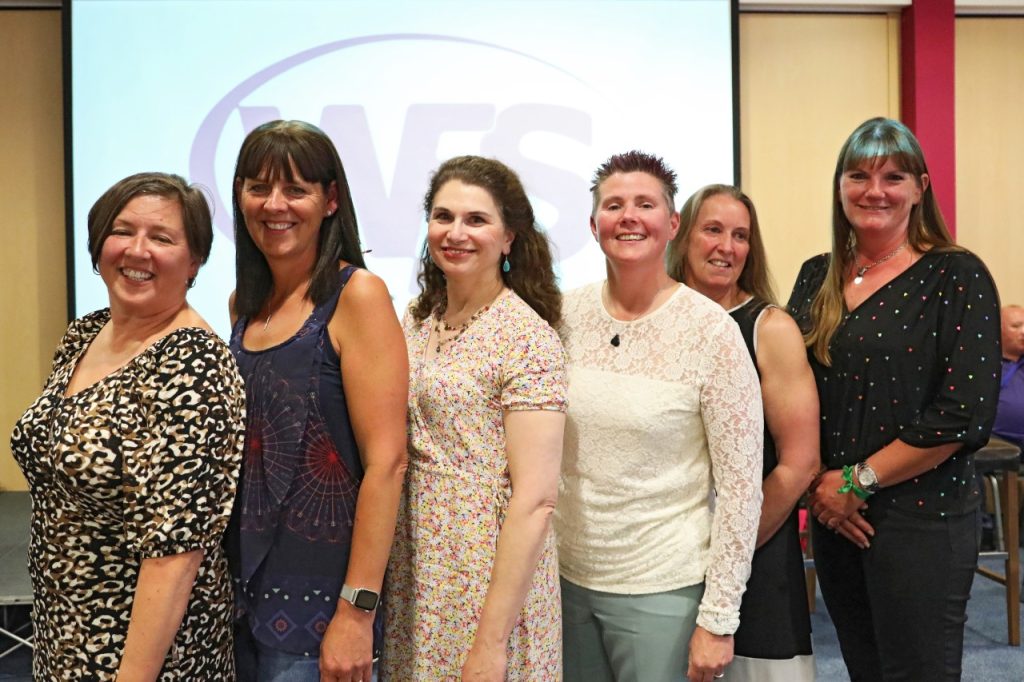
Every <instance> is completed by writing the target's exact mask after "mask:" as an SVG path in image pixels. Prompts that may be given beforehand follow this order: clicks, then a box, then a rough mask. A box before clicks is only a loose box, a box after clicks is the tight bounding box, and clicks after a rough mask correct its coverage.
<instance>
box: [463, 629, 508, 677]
mask: <svg viewBox="0 0 1024 682" xmlns="http://www.w3.org/2000/svg"><path fill="white" fill-rule="evenodd" d="M507 667H508V652H507V650H506V647H504V646H499V645H498V644H496V643H494V644H484V643H482V642H481V641H480V638H479V637H478V638H477V639H476V640H475V641H474V642H473V648H472V649H470V650H469V656H467V657H466V663H465V664H464V665H463V666H462V682H504V680H505V670H506V668H507Z"/></svg>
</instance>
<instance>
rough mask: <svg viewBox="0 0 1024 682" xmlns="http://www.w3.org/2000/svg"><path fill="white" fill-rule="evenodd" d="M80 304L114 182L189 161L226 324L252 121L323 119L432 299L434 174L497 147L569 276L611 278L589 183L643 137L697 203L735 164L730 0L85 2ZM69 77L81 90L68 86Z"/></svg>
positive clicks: (76, 218)
mask: <svg viewBox="0 0 1024 682" xmlns="http://www.w3.org/2000/svg"><path fill="white" fill-rule="evenodd" d="M70 12H71V14H70V35H69V43H70V52H69V65H70V69H69V71H70V73H69V78H68V81H69V83H70V102H71V114H70V130H69V139H70V145H71V149H70V159H71V162H70V167H69V170H70V173H69V176H70V178H69V180H70V182H69V187H70V189H71V194H70V196H71V197H72V200H71V202H69V203H70V206H69V222H70V223H71V225H70V231H69V238H70V240H71V241H70V244H71V245H72V246H71V250H72V251H73V259H72V263H71V264H70V269H71V273H70V274H71V275H72V277H69V282H72V284H71V287H72V291H73V296H72V299H71V312H72V314H73V315H82V314H84V313H86V312H88V311H90V310H94V309H96V308H100V307H103V306H105V305H107V295H106V290H105V288H104V286H103V283H102V281H101V280H100V278H99V276H98V275H96V274H94V273H93V271H92V266H91V263H90V261H89V256H88V252H87V249H86V244H87V237H86V215H87V213H88V210H89V207H90V206H91V205H92V203H93V202H94V201H95V200H96V199H97V198H98V197H99V195H100V194H101V193H102V192H103V191H104V190H105V189H106V188H108V187H109V186H110V185H111V184H112V183H114V182H115V181H116V180H118V179H120V178H122V177H124V176H126V175H129V174H131V173H135V172H139V171H149V170H159V171H170V172H175V173H179V174H181V175H183V176H185V177H186V178H188V179H189V180H191V181H192V182H197V183H200V184H201V185H203V186H205V187H206V188H207V189H208V190H209V196H210V198H211V201H212V204H213V206H214V223H215V237H214V244H213V253H212V255H211V258H210V262H209V263H208V264H207V265H206V267H205V268H203V270H202V271H201V272H200V273H199V277H198V281H197V284H196V287H195V288H194V289H193V290H192V291H191V292H190V293H189V300H190V302H191V303H192V305H193V306H194V307H196V308H197V310H198V311H199V312H200V314H202V315H203V316H204V317H205V318H206V319H207V320H208V321H209V322H210V323H211V324H212V325H213V326H214V327H215V329H216V330H217V331H218V333H220V334H221V335H227V333H228V331H229V328H228V327H229V325H228V315H227V298H228V294H229V293H230V292H231V290H232V289H233V287H234V248H233V239H232V225H231V210H230V209H231V194H230V193H231V188H232V171H233V165H234V161H235V156H236V154H237V153H238V148H239V145H240V144H241V141H242V139H243V137H244V136H245V134H246V132H247V131H249V130H251V129H252V128H253V127H255V126H256V125H258V124H260V123H262V122H264V121H267V120H271V119H275V118H288V119H303V120H306V121H309V122H312V123H314V124H316V125H318V126H320V127H321V128H322V129H323V130H324V131H326V132H327V133H328V134H329V135H330V136H331V138H332V139H333V140H334V142H335V144H336V145H337V147H338V149H339V151H340V153H341V157H342V160H343V162H344V163H345V166H346V170H347V172H348V176H349V179H350V183H351V190H352V194H353V199H354V202H355V205H356V210H357V214H358V219H359V225H360V232H361V234H362V239H363V244H364V247H365V248H367V249H370V250H371V252H370V253H369V254H368V255H367V263H368V267H369V268H370V269H371V270H372V271H374V272H376V273H377V274H379V275H380V276H382V277H383V278H384V279H385V281H386V282H387V284H388V287H389V289H390V291H391V293H392V296H393V297H394V300H395V305H396V307H397V308H398V309H399V310H401V309H402V308H404V306H405V305H406V303H407V302H408V300H409V299H410V298H412V297H413V296H415V295H416V293H417V286H416V281H415V276H416V263H417V259H418V254H419V253H420V249H421V246H422V241H423V237H424V234H425V228H426V223H425V220H424V216H423V211H422V208H421V204H422V197H423V193H424V191H425V190H426V187H427V180H428V178H429V175H430V172H431V171H432V170H433V169H434V168H436V167H437V165H438V164H439V163H440V162H441V161H442V160H444V159H446V158H448V157H451V156H455V155H458V154H482V155H485V156H493V157H496V158H498V159H500V160H502V161H504V162H505V163H507V164H508V165H510V166H511V167H512V168H514V169H515V170H517V171H518V172H519V173H520V175H521V177H522V178H523V180H524V184H525V185H526V188H527V190H528V192H529V194H530V197H531V201H532V202H533V204H534V208H535V210H536V212H537V216H538V220H539V222H540V224H541V225H542V227H544V228H545V229H546V230H547V232H548V234H549V236H550V237H551V240H552V241H553V243H554V244H555V247H556V252H557V256H558V259H559V261H558V269H559V276H560V285H561V286H562V288H563V289H569V288H572V287H576V286H579V285H581V284H584V283H586V282H590V281H594V280H598V279H601V278H603V277H604V265H603V259H602V257H601V253H600V251H599V249H598V248H597V246H596V244H595V243H594V240H593V238H592V237H591V235H590V231H589V227H588V219H589V213H590V194H589V186H590V177H591V176H592V174H593V171H594V169H595V168H596V166H597V165H598V164H599V163H600V162H601V161H603V160H604V159H605V158H607V157H608V156H609V155H611V154H613V153H616V152H621V151H626V150H629V149H641V150H644V151H648V152H652V153H655V154H658V155H660V156H662V157H664V158H665V159H666V160H667V161H668V162H669V164H670V165H671V166H672V167H674V168H675V170H676V171H677V172H678V174H679V186H680V197H679V201H680V202H681V201H682V200H683V199H684V198H685V196H686V195H688V194H689V193H690V192H692V191H693V190H694V189H696V188H697V187H698V186H700V185H703V184H706V183H709V182H733V181H734V179H735V167H734V164H735V159H736V158H737V153H736V144H735V119H736V112H735V111H734V108H735V107H734V94H733V88H734V83H735V78H734V74H735V65H734V50H733V43H732V40H733V35H734V31H733V28H734V22H735V21H736V10H735V6H734V3H733V2H730V0H649V1H641V0H636V1H631V0H586V1H584V0H518V1H501V0H475V1H469V0H466V1H460V0H448V1H442V0H410V1H407V2H404V1H399V0H371V1H368V2H363V1H360V0H343V1H335V2H329V1H327V2H325V1H314V0H287V1H259V0H249V1H246V2H240V1H237V0H198V1H185V0H148V1H146V2H126V1H114V0H72V2H71V5H70ZM65 87H68V85H67V84H66V86H65Z"/></svg>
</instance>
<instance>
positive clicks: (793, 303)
mask: <svg viewBox="0 0 1024 682" xmlns="http://www.w3.org/2000/svg"><path fill="white" fill-rule="evenodd" d="M829 259H830V257H829V254H827V253H823V254H821V255H818V256H815V257H814V258H811V259H809V260H807V261H804V264H803V265H802V266H801V267H800V273H799V274H798V275H797V276H796V283H794V284H793V292H792V293H791V294H790V296H789V304H788V305H787V306H786V308H787V310H788V312H789V314H790V315H792V316H793V319H794V320H796V323H797V326H799V327H800V331H802V332H803V333H804V334H806V333H807V332H809V331H810V329H811V302H812V301H813V300H814V297H815V296H817V294H818V290H819V289H821V285H822V283H823V282H824V281H825V274H826V273H827V272H828V266H829Z"/></svg>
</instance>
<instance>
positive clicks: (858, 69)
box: [740, 14, 899, 303]
mask: <svg viewBox="0 0 1024 682" xmlns="http://www.w3.org/2000/svg"><path fill="white" fill-rule="evenodd" d="M872 116H892V117H898V116H899V22H898V19H896V18H894V17H889V16H887V15H884V14H875V15H843V14H742V15H740V146H741V152H742V174H743V178H742V184H743V189H744V190H745V191H746V192H747V193H748V194H749V195H750V198H751V199H753V200H754V205H755V206H756V207H757V214H758V220H759V222H760V225H761V228H762V231H763V234H764V237H765V248H766V249H767V251H768V262H769V266H770V268H771V270H772V274H773V276H774V279H775V284H776V287H775V292H776V295H777V296H778V297H779V299H780V300H781V301H782V302H783V303H785V301H786V300H787V299H788V298H789V293H790V290H791V289H792V287H793V282H794V280H795V279H796V275H797V272H798V271H799V269H800V264H801V263H802V262H803V261H804V260H806V259H807V258H809V257H810V256H813V255H815V254H818V253H822V252H823V251H827V250H829V248H830V239H831V237H830V224H831V210H832V209H831V206H832V188H831V181H832V173H833V172H834V170H835V164H836V156H837V154H838V153H839V148H840V147H841V146H842V144H843V141H844V140H845V139H846V137H847V136H848V135H849V134H850V133H851V132H852V131H853V129H854V128H856V127H857V125H859V124H860V123H861V122H863V121H865V120H866V119H868V118H871V117H872Z"/></svg>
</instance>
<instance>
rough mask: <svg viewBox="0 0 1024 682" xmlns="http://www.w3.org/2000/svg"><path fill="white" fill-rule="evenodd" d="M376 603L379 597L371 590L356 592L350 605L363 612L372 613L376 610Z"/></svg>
mask: <svg viewBox="0 0 1024 682" xmlns="http://www.w3.org/2000/svg"><path fill="white" fill-rule="evenodd" d="M378 601H380V597H379V596H377V593H376V592H374V591H372V590H356V598H355V599H353V600H352V605H353V606H355V607H356V608H357V609H362V610H363V611H373V610H374V609H375V608H377V602H378Z"/></svg>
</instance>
